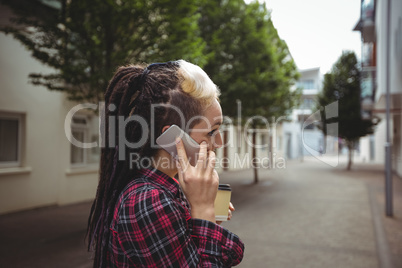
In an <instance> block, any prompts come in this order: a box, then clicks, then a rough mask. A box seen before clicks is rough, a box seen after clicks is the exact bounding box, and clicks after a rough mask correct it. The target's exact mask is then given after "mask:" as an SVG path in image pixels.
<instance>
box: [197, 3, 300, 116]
mask: <svg viewBox="0 0 402 268" xmlns="http://www.w3.org/2000/svg"><path fill="white" fill-rule="evenodd" d="M200 29H201V34H202V37H203V39H204V40H205V41H206V43H207V53H210V54H212V60H210V61H209V62H208V63H207V65H206V66H205V70H206V71H207V73H209V74H210V75H211V77H212V79H213V80H214V81H215V82H216V83H217V84H218V85H219V87H220V88H221V91H222V96H221V103H222V107H223V109H224V110H225V114H227V115H229V116H233V117H235V116H236V114H237V107H236V100H237V99H239V100H241V101H242V113H243V116H244V117H249V116H254V115H259V116H264V117H266V118H270V117H271V116H282V115H286V113H287V112H289V111H290V109H291V108H292V107H293V106H294V105H295V101H296V100H297V99H298V96H299V94H300V92H299V91H297V90H293V91H292V90H291V88H292V87H293V85H294V84H295V82H296V80H297V78H298V72H297V69H296V66H295V63H294V61H293V59H292V58H291V56H290V53H289V51H288V48H287V45H286V43H285V42H284V41H283V40H281V39H280V38H279V36H278V33H277V31H276V29H275V28H274V26H273V24H272V21H271V18H270V13H269V12H268V10H267V9H266V7H265V5H263V4H259V3H258V2H254V3H251V4H249V5H246V4H245V3H244V1H243V0H232V1H224V0H222V1H206V3H205V5H204V6H202V8H201V20H200Z"/></svg>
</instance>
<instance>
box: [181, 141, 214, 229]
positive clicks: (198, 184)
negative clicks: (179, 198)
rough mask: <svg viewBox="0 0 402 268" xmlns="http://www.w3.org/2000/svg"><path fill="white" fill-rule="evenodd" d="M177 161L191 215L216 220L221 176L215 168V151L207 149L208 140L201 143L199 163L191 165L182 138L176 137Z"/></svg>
mask: <svg viewBox="0 0 402 268" xmlns="http://www.w3.org/2000/svg"><path fill="white" fill-rule="evenodd" d="M176 148H177V154H178V158H179V159H178V161H176V165H177V171H178V174H179V182H180V186H181V188H182V189H183V192H184V194H185V195H186V198H187V200H188V202H189V203H190V206H191V217H193V218H197V219H204V220H208V221H212V222H215V207H214V202H215V197H216V193H217V191H218V186H219V176H218V173H217V172H216V170H215V162H216V158H215V153H214V152H213V151H208V150H207V144H206V142H202V143H201V144H200V152H199V155H198V160H197V164H196V165H195V167H194V166H192V165H190V163H189V161H188V159H187V154H186V151H185V149H184V146H183V142H182V141H181V139H180V138H177V139H176Z"/></svg>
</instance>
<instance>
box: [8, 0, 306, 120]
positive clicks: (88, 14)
mask: <svg viewBox="0 0 402 268" xmlns="http://www.w3.org/2000/svg"><path fill="white" fill-rule="evenodd" d="M0 1H2V3H3V4H5V5H7V6H9V7H11V8H12V9H13V12H14V13H15V14H16V17H17V18H16V19H14V21H13V24H11V26H9V27H7V28H3V29H1V31H3V32H5V33H9V34H12V35H13V36H14V37H15V38H16V39H18V40H19V41H20V42H21V43H23V44H24V45H25V46H26V47H27V49H28V50H30V51H31V52H32V56H33V57H34V58H36V59H38V60H39V61H40V62H42V63H44V64H46V65H48V66H50V67H52V68H54V70H55V72H54V73H51V74H41V73H32V74H30V81H31V82H32V83H33V84H35V85H42V86H46V87H47V88H48V89H50V90H60V91H64V92H66V93H67V95H68V97H69V98H70V99H72V100H77V101H89V102H98V101H101V100H102V99H103V92H104V90H105V88H106V87H107V83H108V81H109V79H110V78H111V76H112V74H113V72H114V71H115V69H116V68H117V67H118V66H120V65H123V64H128V63H133V62H161V61H168V60H174V59H180V58H182V59H185V60H188V61H190V62H193V63H195V64H198V65H200V66H201V67H204V69H205V70H206V71H207V73H208V74H209V75H210V76H211V78H212V79H213V80H214V82H215V83H216V84H217V85H219V87H220V88H221V91H222V97H221V100H222V106H223V109H224V111H225V114H227V115H229V116H233V117H234V116H236V105H235V104H236V100H237V99H239V100H241V101H242V107H243V115H244V117H249V116H254V115H260V116H264V117H266V118H269V117H271V116H282V115H285V114H286V113H288V112H289V111H290V109H291V108H292V106H294V104H295V100H297V99H298V94H299V92H298V91H297V90H291V88H293V87H294V84H295V81H296V79H297V77H298V73H297V70H296V66H295V64H294V62H293V59H292V58H291V56H290V53H289V51H288V48H287V45H286V43H285V42H284V41H283V40H281V39H280V38H279V36H278V33H277V31H276V29H275V28H274V26H273V24H272V21H271V18H270V13H269V12H268V10H267V9H266V7H265V5H263V4H259V3H258V2H254V3H251V4H248V5H247V4H245V3H244V1H243V0H230V1H228V0H195V1H186V0H175V1H172V0H147V1H145V0H55V1H40V0H0ZM45 2H46V3H48V4H49V3H52V6H49V5H45V4H44V3H45ZM28 26H29V27H28ZM33 71H34V70H33Z"/></svg>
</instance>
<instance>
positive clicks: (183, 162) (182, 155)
mask: <svg viewBox="0 0 402 268" xmlns="http://www.w3.org/2000/svg"><path fill="white" fill-rule="evenodd" d="M176 149H177V156H178V161H179V164H180V166H181V170H182V171H184V170H185V168H186V167H187V165H189V162H188V159H187V153H186V150H185V149H184V145H183V141H182V140H181V139H180V138H179V137H178V138H176Z"/></svg>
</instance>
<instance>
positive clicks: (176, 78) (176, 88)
mask: <svg viewBox="0 0 402 268" xmlns="http://www.w3.org/2000/svg"><path fill="white" fill-rule="evenodd" d="M218 98H219V89H218V88H217V86H216V85H215V84H214V83H213V82H212V81H211V80H210V79H209V77H208V76H207V74H206V73H205V72H204V71H203V70H202V69H201V68H200V67H198V66H196V65H193V64H191V63H188V62H186V61H184V60H179V61H173V62H167V63H156V64H151V65H149V66H148V67H145V66H143V65H129V66H124V67H120V68H118V70H117V72H116V73H115V75H114V76H113V78H112V79H111V81H110V82H109V86H108V88H107V90H106V93H105V114H104V118H101V129H102V130H104V133H101V135H102V138H103V139H104V141H105V142H104V143H105V147H104V148H102V150H101V162H100V178H99V184H98V188H97V192H96V197H95V200H94V202H93V204H92V207H91V211H90V215H89V219H88V229H87V236H88V238H89V239H88V240H89V241H88V250H93V251H95V256H94V267H96V268H98V267H105V266H107V246H108V245H107V241H108V237H109V231H110V230H109V227H110V224H111V222H112V219H113V211H114V206H115V203H116V201H117V199H118V197H119V195H120V193H121V192H122V191H123V189H124V187H125V186H126V185H127V184H128V183H129V182H130V181H131V180H132V179H133V178H134V177H135V176H136V174H137V172H138V170H137V169H136V165H133V167H130V162H129V161H128V159H130V154H132V153H137V154H138V155H139V156H140V157H141V158H142V157H153V156H154V155H155V154H156V152H157V151H158V148H154V147H155V146H152V145H154V144H155V140H156V138H157V137H158V136H159V135H160V134H161V133H162V129H163V127H164V126H167V125H172V124H176V125H178V126H181V127H182V128H183V129H184V128H185V127H187V131H189V129H188V128H189V127H190V128H191V127H192V126H194V125H195V124H197V123H198V122H199V120H200V119H198V120H197V119H196V120H192V121H191V124H190V125H189V126H187V122H189V121H190V120H191V119H192V118H195V117H197V116H199V115H202V114H203V112H204V111H205V109H206V108H208V107H209V105H211V103H212V101H213V100H214V99H217V100H218ZM172 106H173V108H172ZM174 107H176V108H178V110H179V111H182V113H181V116H179V115H180V114H178V111H177V109H174ZM151 110H152V112H151ZM151 117H152V118H151ZM182 117H184V120H183V118H182ZM130 118H137V119H139V118H142V119H144V120H143V122H146V124H145V126H144V124H140V121H141V120H129V119H130ZM153 118H154V120H153V121H152V122H151V120H152V119H153ZM119 120H120V121H121V120H127V121H124V122H125V123H126V122H127V124H123V125H124V128H123V129H122V128H121V127H120V121H119ZM183 121H184V122H183ZM183 123H185V125H183ZM144 128H147V129H144ZM143 133H148V137H146V142H145V143H143V144H142V145H141V146H133V148H131V147H132V146H129V147H128V146H126V144H119V142H120V140H121V136H122V135H124V137H125V140H126V141H127V142H130V143H132V144H133V143H136V142H139V141H140V140H141V139H142V138H144V137H143V136H144V135H143ZM151 139H152V140H151ZM139 144H140V143H139Z"/></svg>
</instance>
